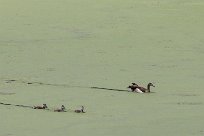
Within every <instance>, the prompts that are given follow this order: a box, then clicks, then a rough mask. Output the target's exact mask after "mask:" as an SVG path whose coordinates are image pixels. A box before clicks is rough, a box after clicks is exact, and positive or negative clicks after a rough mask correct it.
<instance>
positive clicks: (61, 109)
mask: <svg viewBox="0 0 204 136" xmlns="http://www.w3.org/2000/svg"><path fill="white" fill-rule="evenodd" d="M54 112H66V111H65V106H64V105H62V106H61V108H60V109H55V110H54Z"/></svg>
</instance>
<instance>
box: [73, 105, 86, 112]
mask: <svg viewBox="0 0 204 136" xmlns="http://www.w3.org/2000/svg"><path fill="white" fill-rule="evenodd" d="M74 112H76V113H85V112H84V106H81V109H80V110H74Z"/></svg>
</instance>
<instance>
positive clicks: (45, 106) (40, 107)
mask: <svg viewBox="0 0 204 136" xmlns="http://www.w3.org/2000/svg"><path fill="white" fill-rule="evenodd" d="M47 108H48V107H47V105H46V104H43V106H34V107H33V109H47Z"/></svg>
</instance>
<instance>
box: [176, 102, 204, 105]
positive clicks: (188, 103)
mask: <svg viewBox="0 0 204 136" xmlns="http://www.w3.org/2000/svg"><path fill="white" fill-rule="evenodd" d="M176 104H177V105H202V104H203V103H202V102H178V103H176Z"/></svg>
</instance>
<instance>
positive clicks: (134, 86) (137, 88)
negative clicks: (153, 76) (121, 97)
mask: <svg viewBox="0 0 204 136" xmlns="http://www.w3.org/2000/svg"><path fill="white" fill-rule="evenodd" d="M151 86H152V87H155V86H154V85H153V84H152V83H149V84H147V88H144V87H142V86H138V85H137V84H135V83H132V85H131V86H129V87H128V88H130V89H131V90H132V92H136V93H150V87H151Z"/></svg>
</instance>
